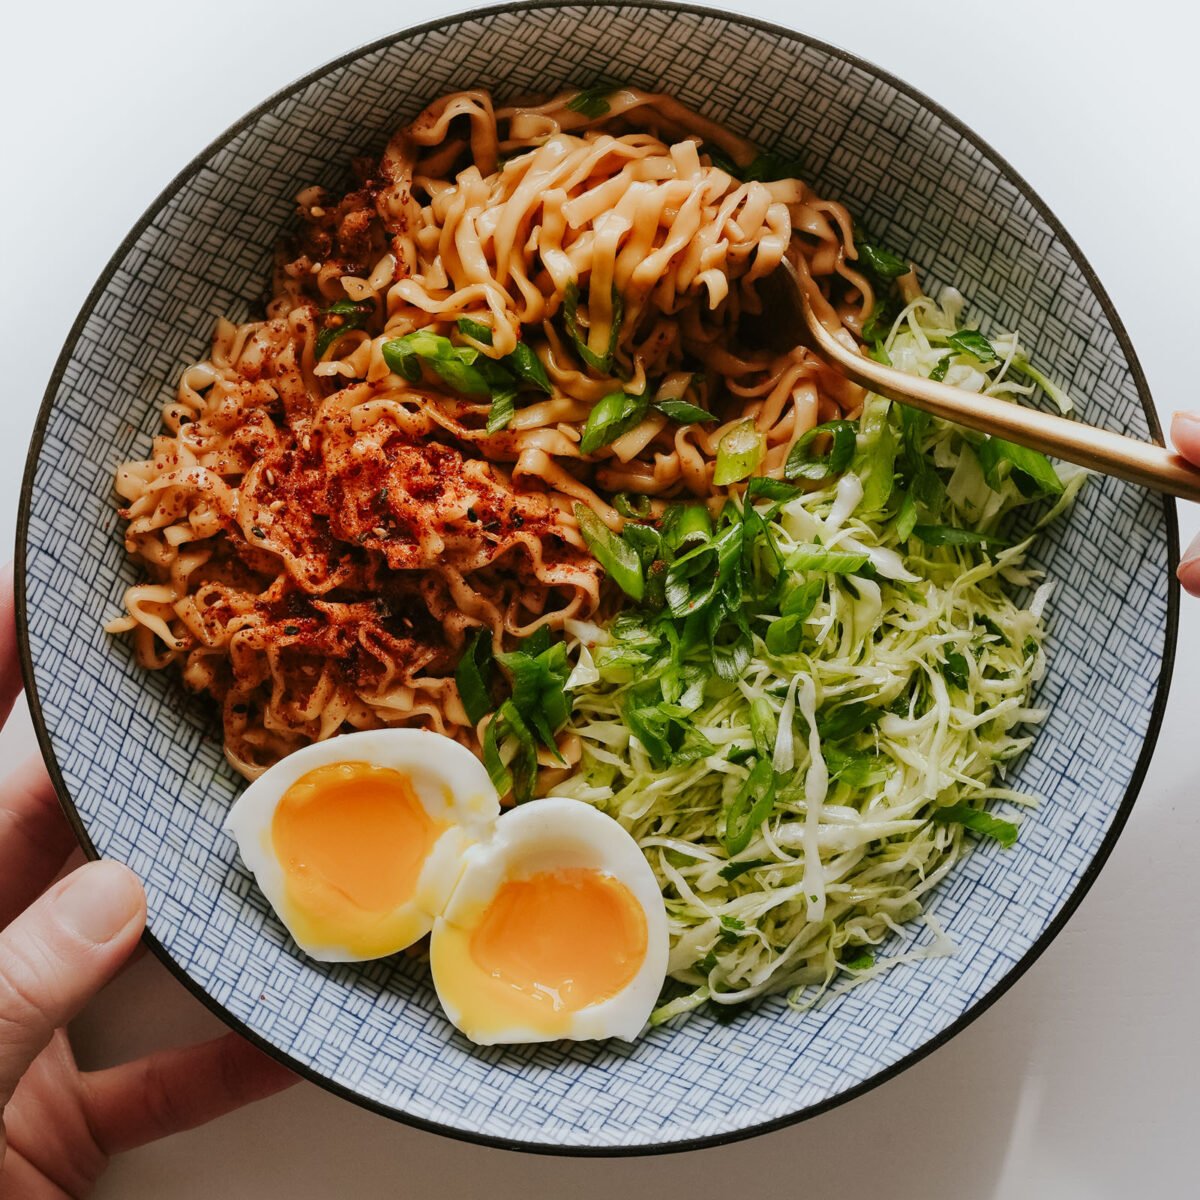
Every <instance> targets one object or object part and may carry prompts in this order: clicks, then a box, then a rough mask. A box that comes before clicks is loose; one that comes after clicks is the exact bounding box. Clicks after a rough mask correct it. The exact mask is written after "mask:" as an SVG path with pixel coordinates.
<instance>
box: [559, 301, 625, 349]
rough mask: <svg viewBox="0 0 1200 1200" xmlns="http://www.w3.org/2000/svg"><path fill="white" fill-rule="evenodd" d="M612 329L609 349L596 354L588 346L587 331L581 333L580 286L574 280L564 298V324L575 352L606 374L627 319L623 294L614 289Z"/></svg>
mask: <svg viewBox="0 0 1200 1200" xmlns="http://www.w3.org/2000/svg"><path fill="white" fill-rule="evenodd" d="M612 310H613V315H612V327H611V328H610V329H609V332H608V349H607V350H606V351H605V352H604V353H603V354H596V353H595V351H593V350H592V349H591V347H590V346H589V345H588V339H587V333H586V331H583V332H581V331H580V326H579V285H578V284H577V283H576V282H575V281H574V280H572V281H571V282H570V283H569V284H567V290H566V294H565V296H564V297H563V322H564V323H565V324H566V327H567V333H568V335H569V336H570V338H571V341H572V342H573V343H574V344H575V352H576V353H577V354H578V355H579V357H580V358H581V359H583V361H584V362H585V363H586V364H587V365H588V366H589V367H592V368H593V369H594V370H597V371H600V372H606V371H608V370H609V368H610V367H611V366H612V361H613V355H614V354H615V353H616V350H617V338H618V337H619V336H620V333H621V322H622V321H623V320H624V319H625V302H624V300H622V299H621V293H620V292H618V291H617V289H616V288H615V287H614V288H613V292H612Z"/></svg>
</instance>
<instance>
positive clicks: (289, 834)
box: [224, 729, 500, 962]
mask: <svg viewBox="0 0 1200 1200" xmlns="http://www.w3.org/2000/svg"><path fill="white" fill-rule="evenodd" d="M499 813H500V803H499V799H498V798H497V796H496V789H495V788H494V787H493V786H492V783H491V780H490V779H489V778H488V774H487V771H486V770H485V769H484V767H483V765H482V763H480V762H479V760H478V759H477V758H476V757H475V756H474V755H473V754H472V753H471V752H470V751H469V750H467V749H466V747H464V746H461V745H459V743H457V742H455V741H452V740H451V739H450V738H447V737H443V736H441V735H440V734H436V733H429V732H426V731H424V730H418V729H378V730H368V731H364V732H362V733H349V734H343V735H341V736H340V737H336V738H331V739H330V740H328V741H324V742H317V743H315V744H313V745H311V746H306V747H304V749H302V750H297V751H296V752H295V753H294V754H290V755H288V757H287V758H285V759H283V760H282V761H280V762H278V763H276V764H275V766H273V767H271V768H270V770H268V771H266V772H264V773H263V774H262V775H261V776H260V777H259V778H258V779H256V780H255V781H254V782H253V783H252V784H251V785H250V786H249V787H248V788H247V789H246V790H245V791H244V792H243V793H242V795H241V796H240V797H239V798H238V800H237V802H236V803H235V804H234V806H233V808H232V809H230V812H229V816H228V817H227V818H226V820H225V826H224V827H225V829H226V830H227V831H228V832H230V833H232V834H233V836H234V837H235V838H236V839H237V843H238V849H239V850H240V851H241V855H242V859H243V861H244V862H245V863H246V865H247V866H248V867H249V868H250V870H251V871H252V872H253V873H254V877H255V879H256V880H257V882H258V886H259V887H260V888H261V889H262V892H263V895H265V896H266V898H267V900H269V901H270V903H271V906H272V907H273V908H274V909H275V911H276V912H277V913H278V914H279V917H280V919H281V920H282V921H283V923H284V925H286V926H287V929H288V932H289V933H290V934H291V935H292V937H293V938H294V939H295V941H296V944H297V945H298V946H299V947H300V949H301V950H303V951H304V953H305V954H308V955H310V956H311V957H313V958H316V959H320V960H322V961H324V962H357V961H359V960H362V959H368V958H382V957H384V956H385V955H388V954H395V953H396V952H397V951H399V950H403V949H405V948H406V947H408V946H411V945H412V944H413V943H414V942H416V941H418V940H419V939H420V938H422V937H424V935H425V934H427V933H428V932H429V931H430V929H431V928H432V927H433V922H434V919H435V917H437V915H438V914H439V913H440V912H441V911H442V910H443V908H444V907H445V906H446V903H447V901H448V900H449V898H450V895H451V893H452V892H453V890H454V887H455V884H456V883H457V882H458V878H459V875H460V873H461V871H462V867H463V863H464V855H465V853H466V851H467V849H468V847H469V846H471V845H472V844H473V843H474V842H476V841H478V840H479V839H480V838H482V837H486V836H488V834H489V833H490V831H491V828H492V825H493V823H494V821H495V820H496V817H497V816H499Z"/></svg>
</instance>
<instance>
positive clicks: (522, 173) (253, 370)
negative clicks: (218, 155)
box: [109, 90, 874, 778]
mask: <svg viewBox="0 0 1200 1200" xmlns="http://www.w3.org/2000/svg"><path fill="white" fill-rule="evenodd" d="M574 96H575V93H564V94H563V95H561V96H559V97H556V98H555V99H552V100H550V101H548V102H546V103H542V104H537V105H530V106H517V107H507V108H500V109H497V108H494V106H493V103H492V100H491V97H490V96H489V95H488V94H487V93H486V92H481V91H471V92H461V93H456V94H453V95H450V96H445V97H443V98H442V99H440V100H438V101H436V102H435V103H434V104H432V105H430V106H429V108H427V109H426V110H425V111H424V112H423V113H422V114H421V115H420V116H419V117H417V119H416V120H415V121H414V122H413V123H412V124H411V125H410V126H408V127H407V128H405V129H402V130H400V131H399V132H398V133H397V134H396V135H395V136H394V137H393V138H392V140H391V142H390V143H389V145H388V147H387V149H386V151H385V153H384V155H383V157H382V160H381V161H380V162H379V163H377V164H372V163H367V162H360V163H358V164H356V170H357V172H358V175H359V184H358V186H357V187H356V188H355V189H354V190H352V191H350V192H349V193H348V194H347V195H345V196H343V197H341V198H336V197H333V196H330V195H328V194H327V193H325V192H324V191H323V190H321V189H319V188H310V189H307V190H306V191H305V192H303V193H301V195H300V197H299V198H298V201H299V221H300V232H299V234H298V236H297V237H296V238H295V239H294V241H293V242H292V243H291V244H289V245H288V246H286V247H285V248H284V249H283V250H281V252H280V254H279V255H278V261H277V265H276V271H275V282H274V289H273V296H272V299H271V301H270V303H269V305H268V308H267V316H266V319H265V320H262V321H253V322H249V323H247V324H243V325H236V326H235V325H233V324H231V323H230V322H228V321H224V320H222V321H220V322H219V323H218V325H217V329H216V333H215V336H214V339H213V345H212V352H211V354H210V356H209V358H208V359H207V360H206V361H205V362H203V363H200V364H197V365H195V366H192V367H189V368H187V369H186V370H185V371H184V373H183V375H182V377H181V379H180V382H179V387H178V391H177V394H176V396H175V398H174V399H173V400H172V401H171V402H170V403H168V404H167V405H166V406H165V407H164V410H163V422H164V426H165V432H164V433H162V434H161V435H160V436H158V437H156V438H155V439H154V444H153V451H152V455H151V457H150V458H149V459H148V460H146V461H144V462H130V463H125V464H123V465H122V466H121V467H120V469H119V470H118V473H117V491H118V493H119V495H120V496H121V498H122V500H123V502H124V507H123V508H122V509H121V515H122V516H123V517H124V518H125V519H126V521H127V526H126V531H125V544H126V547H127V549H128V551H129V552H130V554H131V555H133V556H134V557H135V558H136V559H137V560H138V561H139V562H140V564H141V565H142V567H143V570H144V573H145V576H146V579H147V582H144V583H138V584H136V585H135V586H133V587H131V588H129V589H128V591H127V593H126V596H125V607H126V611H127V615H126V616H124V617H121V618H119V619H117V620H116V621H114V622H112V623H111V624H110V626H109V628H110V629H111V630H112V631H114V632H124V631H130V632H132V637H133V645H134V649H135V651H136V654H137V657H138V660H139V661H140V662H141V663H142V664H143V665H144V666H147V667H150V668H154V669H161V668H165V667H167V666H169V665H171V664H176V665H177V667H178V669H179V670H180V672H181V674H182V677H183V679H184V681H185V683H186V684H187V686H189V687H190V688H192V689H194V690H195V691H197V692H201V693H205V694H208V695H210V696H212V697H213V698H214V699H215V700H216V701H217V702H218V704H219V705H220V706H221V710H222V718H223V725H224V739H225V748H226V754H227V756H228V758H229V761H230V762H231V763H232V764H233V766H234V767H235V768H236V769H237V770H239V771H240V772H241V773H242V774H244V775H245V776H247V777H248V778H254V777H255V776H256V775H257V774H259V773H261V772H262V771H263V770H264V769H265V768H266V767H267V766H269V765H270V764H271V763H273V762H274V761H276V760H277V759H278V758H280V757H281V756H283V755H284V754H286V753H288V752H290V751H291V750H293V749H295V748H297V747H299V746H301V745H303V744H305V743H307V742H311V741H313V740H317V739H321V738H325V737H329V736H331V735H334V734H336V733H338V732H339V731H341V730H346V729H367V728H374V727H379V726H390V725H421V726H425V727H428V728H432V729H435V730H437V731H439V732H443V733H446V734H449V735H451V736H453V737H455V738H457V739H458V740H460V741H462V742H464V743H465V744H467V745H468V746H470V747H471V748H472V749H476V750H478V748H479V737H478V731H477V730H476V728H475V727H474V726H473V725H472V724H471V722H470V721H469V719H468V717H467V714H466V712H465V711H464V708H463V705H462V703H461V701H460V699H459V697H458V693H457V689H456V685H455V682H454V676H453V672H454V666H455V664H456V663H457V662H458V660H459V657H460V656H461V653H462V650H463V647H464V645H465V642H466V639H467V637H468V636H469V635H470V634H471V632H472V631H473V630H475V629H478V628H484V629H487V630H489V631H490V632H491V636H492V639H493V643H494V646H495V649H496V650H498V651H499V650H502V649H505V648H507V647H508V646H511V644H513V641H514V639H517V638H521V637H526V636H528V635H530V634H531V633H532V632H533V631H534V630H536V629H538V628H540V627H543V626H545V627H548V628H549V629H551V630H558V629H561V628H562V626H563V623H564V621H568V620H572V619H576V620H585V619H589V618H593V617H596V616H597V614H603V613H604V612H606V611H611V609H612V607H613V606H614V605H615V602H616V596H615V595H614V594H613V593H612V589H611V588H610V586H609V585H608V584H606V583H604V582H603V573H602V571H601V569H600V567H599V566H598V564H597V563H596V562H595V561H594V559H593V558H592V556H591V554H590V553H589V552H588V550H587V546H586V544H585V542H584V539H583V537H582V536H581V533H580V530H579V528H578V523H577V521H576V518H575V516H574V515H573V507H574V504H575V502H577V501H580V502H582V503H583V504H585V505H587V506H588V507H589V508H591V509H592V510H593V511H594V512H595V513H596V514H597V515H598V516H599V517H600V518H601V519H602V520H603V521H604V522H605V523H606V524H607V525H608V526H609V527H610V528H612V529H614V530H619V529H620V528H621V524H622V518H621V516H620V515H619V513H618V511H617V510H616V508H614V507H613V506H612V504H611V503H610V500H611V499H612V496H613V494H614V493H616V492H620V491H629V492H634V493H638V494H641V495H644V496H648V497H652V498H654V500H655V501H656V502H659V501H667V500H670V499H672V498H690V497H698V498H702V499H707V498H709V497H710V496H713V495H716V494H721V495H723V494H725V492H726V489H718V488H715V487H714V485H713V482H712V481H713V472H714V465H715V460H716V457H717V454H718V446H719V444H720V441H721V439H722V437H723V436H724V435H725V434H726V433H727V432H728V431H729V430H731V429H733V428H735V427H737V426H738V425H740V424H742V423H743V422H746V421H747V420H749V421H752V422H753V424H754V427H755V428H756V429H757V430H758V431H759V433H761V434H762V436H763V438H764V439H765V442H764V444H765V447H766V451H765V455H764V457H763V460H762V463H761V465H760V468H759V471H760V473H763V474H767V475H771V476H774V477H780V476H781V475H782V472H783V464H784V462H785V460H786V458H787V456H788V453H789V451H790V450H791V448H792V446H793V445H794V444H795V442H796V440H797V439H798V438H800V437H801V436H802V435H803V434H805V433H806V432H807V431H809V430H810V429H812V428H813V427H814V426H815V425H816V424H817V423H818V422H819V421H822V420H826V419H828V418H829V417H830V416H840V415H841V414H842V413H843V412H845V413H848V414H850V415H854V414H855V413H856V412H857V409H858V408H859V407H860V406H861V402H862V395H861V393H859V392H858V391H857V389H855V388H853V387H851V386H849V385H847V384H846V383H845V381H844V380H842V379H840V377H837V376H835V375H832V374H831V372H830V371H829V370H828V368H826V367H825V366H824V365H823V364H822V363H821V362H820V361H819V360H817V359H816V358H815V357H814V356H812V355H810V354H809V353H808V352H807V351H806V350H804V349H803V348H797V349H795V350H793V351H791V352H789V353H786V354H782V355H776V354H771V353H767V352H762V351H755V350H752V349H749V348H747V347H746V346H743V345H739V344H738V342H737V340H736V337H735V331H736V329H737V327H738V323H739V321H740V320H741V318H742V317H743V315H744V314H753V313H755V312H757V311H758V310H759V302H758V297H757V295H756V293H755V289H754V281H755V280H757V279H759V278H761V277H763V276H764V275H765V274H767V273H769V272H770V271H771V270H772V269H773V268H774V267H775V266H776V265H777V264H778V263H779V262H780V260H781V259H782V258H783V257H784V256H785V255H788V256H791V257H792V258H793V259H795V260H797V261H802V262H803V264H804V265H805V266H806V267H807V271H808V273H809V274H810V275H811V277H812V279H813V280H814V281H815V284H816V286H817V287H818V288H819V289H820V291H821V293H822V295H823V296H824V297H825V298H826V299H827V300H828V302H829V304H828V305H827V306H825V307H826V309H827V312H826V319H827V320H828V321H829V323H830V324H831V327H838V328H841V327H842V326H843V324H844V325H845V326H846V327H848V328H849V329H851V330H853V331H855V332H858V331H859V330H860V329H861V325H862V322H863V320H864V319H865V317H866V316H867V314H869V313H870V311H871V309H872V306H873V304H874V296H873V294H872V290H871V285H870V283H869V282H868V280H867V279H866V278H864V277H863V276H862V275H861V274H860V273H859V272H858V271H857V270H856V269H855V267H854V264H853V261H852V260H853V259H854V258H855V251H854V247H853V241H852V237H853V232H852V224H851V220H850V217H849V215H848V214H847V212H846V211H845V209H844V208H842V206H841V205H839V204H836V203H833V202H831V201H827V200H823V199H820V198H818V197H816V196H814V195H813V194H812V192H811V191H810V190H809V188H808V187H807V186H806V185H805V184H804V183H802V182H801V181H799V180H796V179H781V180H778V181H774V182H760V181H755V180H750V181H742V180H740V179H738V178H735V177H734V176H733V175H731V174H730V173H729V172H728V171H727V170H724V169H722V168H721V166H719V165H718V161H724V158H723V156H728V158H729V159H732V160H733V161H734V162H737V163H740V164H742V165H743V166H744V165H745V164H746V163H747V162H748V161H749V159H750V158H751V157H752V156H753V154H754V148H753V147H752V146H750V145H749V143H746V142H745V141H743V140H742V139H740V138H738V137H736V136H734V135H732V134H731V133H729V132H728V131H726V130H723V129H721V128H720V127H719V126H716V125H714V124H712V123H711V122H709V121H707V120H705V119H704V118H702V117H700V116H698V115H697V114H694V113H691V112H689V111H688V110H686V109H685V108H683V107H682V106H681V105H679V104H678V103H677V102H676V101H674V100H672V99H670V98H668V97H664V96H658V95H650V94H645V93H641V92H637V91H633V90H620V91H617V92H615V93H612V94H610V95H609V96H608V99H607V111H606V112H605V113H604V114H602V115H601V116H599V117H594V118H593V117H589V116H587V115H586V114H585V113H584V112H581V111H578V110H577V108H576V107H574V106H572V98H573V97H574ZM462 319H467V322H468V328H466V329H464V328H463V327H462V326H460V324H459V322H460V320H462ZM469 322H476V323H478V325H471V324H469ZM478 326H487V327H488V330H490V342H489V341H487V340H483V339H481V337H480V336H479V332H478ZM572 329H573V330H574V336H573V334H572ZM418 331H424V332H427V333H429V334H435V335H438V336H440V337H442V338H448V339H452V341H453V342H454V345H455V346H459V347H469V348H470V349H472V350H474V351H476V352H478V353H479V354H480V355H481V356H482V358H481V359H480V361H481V362H484V363H485V364H486V363H487V362H495V361H498V360H502V359H504V358H505V357H506V356H508V355H512V354H513V353H514V352H515V351H517V350H518V348H519V347H525V348H527V349H528V350H529V351H532V354H533V355H534V356H536V363H537V364H540V369H541V370H542V371H544V373H545V379H546V380H547V381H548V385H549V388H548V393H549V394H546V393H545V392H533V393H522V395H521V397H520V403H519V404H518V405H517V406H516V408H515V412H514V413H513V415H512V417H511V419H510V420H509V421H508V423H507V425H506V427H504V428H499V429H492V430H491V431H489V414H490V409H491V405H492V403H493V400H492V398H489V397H481V396H479V395H473V394H470V393H469V392H467V393H464V392H462V391H460V390H456V389H455V388H454V387H450V386H447V385H446V383H445V380H444V379H439V378H438V377H437V376H435V375H434V376H431V375H430V373H429V372H428V371H426V372H425V373H424V374H423V375H420V376H419V377H418V378H416V379H413V378H409V377H407V376H405V375H403V374H400V373H397V372H396V371H395V370H393V366H392V365H391V364H390V363H389V359H388V355H387V354H386V353H385V347H386V346H387V345H388V343H389V342H392V341H394V340H395V339H399V338H403V337H405V336H406V335H410V334H414V333H417V332H418ZM472 331H476V332H472ZM847 336H848V335H847ZM576 337H577V338H578V341H576ZM622 391H624V392H625V393H626V394H627V395H631V396H632V395H638V394H641V393H645V394H647V395H649V396H653V397H655V398H656V399H658V400H666V399H671V400H677V401H686V402H687V403H688V404H691V405H694V406H696V407H698V408H700V409H703V410H705V412H706V413H710V414H712V419H711V420H708V421H705V422H697V423H694V424H676V423H675V422H673V421H672V420H669V419H667V417H666V416H664V415H662V414H661V413H660V412H659V411H657V410H653V409H652V410H650V411H649V412H648V413H647V415H645V416H644V418H643V419H642V420H641V422H640V423H639V424H637V425H636V426H635V427H634V428H632V429H629V430H625V431H623V432H622V433H621V435H620V436H619V437H617V438H616V439H614V440H613V441H612V442H611V443H610V444H608V445H605V446H603V447H601V448H599V449H598V450H595V451H594V452H592V453H586V454H585V453H583V452H582V450H581V448H580V439H581V436H582V431H583V429H584V426H585V423H586V422H587V419H588V416H589V414H591V413H592V411H593V409H594V408H595V406H596V405H597V403H598V402H600V401H601V400H602V399H603V398H604V397H606V396H609V395H611V394H613V393H614V392H622ZM561 740H562V746H561V747H560V749H562V750H563V751H564V753H565V754H566V757H567V758H568V760H569V761H574V759H575V758H577V757H578V745H577V742H571V741H570V737H569V735H566V734H564V735H562V739H561ZM552 764H553V759H549V758H548V759H545V760H544V761H543V765H544V766H550V765H552Z"/></svg>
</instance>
